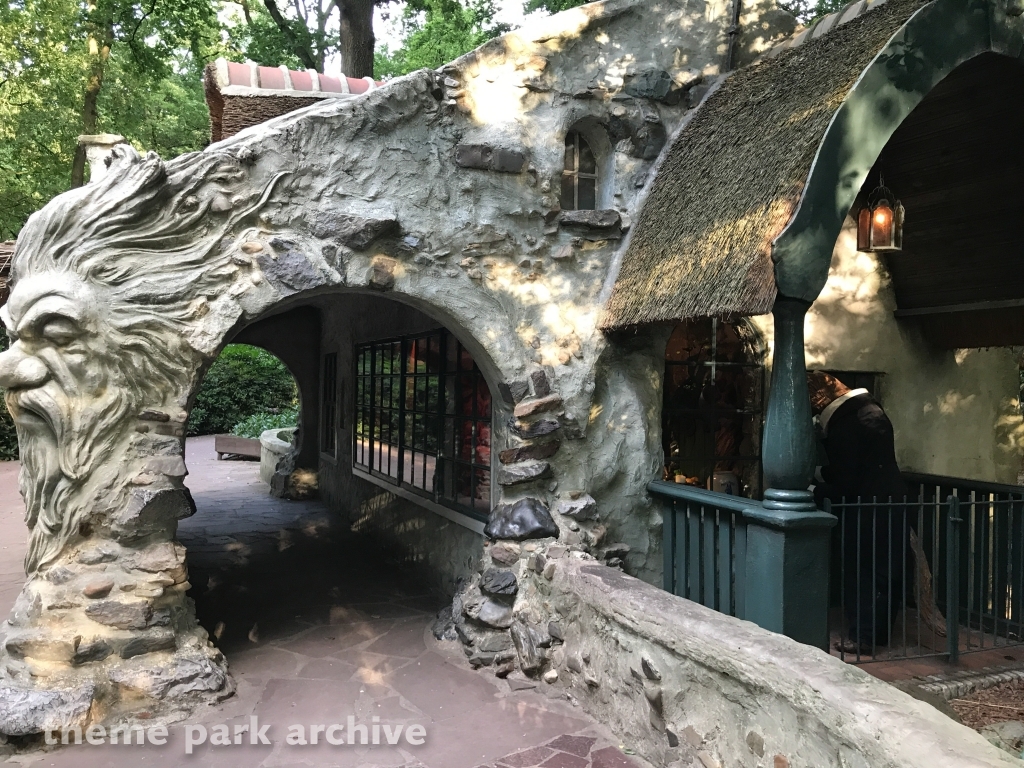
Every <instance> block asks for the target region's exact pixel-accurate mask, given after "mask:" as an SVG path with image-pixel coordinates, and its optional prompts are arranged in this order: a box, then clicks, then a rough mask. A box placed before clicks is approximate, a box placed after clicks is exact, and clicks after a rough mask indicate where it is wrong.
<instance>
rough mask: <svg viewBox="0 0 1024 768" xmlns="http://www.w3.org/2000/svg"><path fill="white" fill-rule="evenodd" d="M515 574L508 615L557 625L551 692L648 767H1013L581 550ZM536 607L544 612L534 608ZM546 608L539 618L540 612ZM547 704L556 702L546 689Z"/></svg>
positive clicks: (829, 661)
mask: <svg viewBox="0 0 1024 768" xmlns="http://www.w3.org/2000/svg"><path fill="white" fill-rule="evenodd" d="M548 557H549V559H548V561H547V567H546V568H545V570H544V575H543V576H542V575H539V574H537V573H535V572H533V571H531V570H530V569H529V568H522V569H520V578H521V583H520V594H519V597H518V599H517V612H518V611H519V608H518V606H519V604H520V603H522V604H523V606H524V610H523V612H522V613H520V614H519V615H520V616H521V617H523V618H527V617H528V618H530V619H532V623H535V624H536V623H539V624H540V626H549V625H548V624H547V621H552V622H554V623H555V624H556V625H557V626H558V627H559V628H560V632H561V634H563V635H564V643H563V644H558V643H555V644H554V645H553V647H552V650H551V653H550V663H551V668H552V669H553V670H555V671H556V672H557V679H556V681H555V682H553V683H548V684H547V685H551V686H553V687H554V688H557V689H560V690H561V691H562V692H563V695H565V696H567V697H568V698H569V699H570V700H572V701H574V702H579V703H580V705H581V706H582V707H583V708H584V709H585V710H586V711H587V712H589V713H590V714H591V715H592V716H594V717H596V718H598V719H599V720H601V721H602V722H604V723H606V724H607V725H608V726H609V727H610V728H611V729H612V730H613V731H614V732H615V733H616V734H617V735H618V736H619V738H620V739H621V740H622V743H624V744H628V745H629V746H630V747H632V748H633V749H635V750H636V751H637V753H638V754H640V755H642V756H643V757H644V758H646V759H647V760H649V761H650V762H651V763H653V764H654V765H669V766H701V767H702V768H703V767H707V768H712V767H713V766H728V768H741V767H742V768H771V766H775V767H776V768H778V766H785V765H789V766H794V767H796V766H814V768H896V767H897V766H900V767H901V768H935V767H936V766H954V765H956V766H966V765H970V766H979V768H980V767H981V766H993V767H995V766H1004V767H1006V768H1009V766H1013V765H1019V761H1018V760H1016V759H1015V758H1014V757H1012V756H1011V755H1009V754H1007V753H1005V752H1003V751H1002V750H999V749H997V748H995V747H993V746H992V745H991V744H989V743H988V742H986V741H985V739H984V738H982V737H981V736H980V735H979V734H978V733H977V732H975V731H973V730H971V729H969V728H967V727H966V726H963V725H959V724H956V723H954V722H953V721H951V720H950V719H949V718H947V717H946V716H945V715H943V714H941V713H940V712H939V711H938V710H936V709H934V708H933V707H931V706H930V705H928V704H924V703H922V702H919V701H916V700H914V699H912V698H911V697H910V696H908V695H907V694H906V693H903V692H902V691H899V690H897V689H896V688H893V687H892V686H890V685H889V684H887V683H884V682H882V681H880V680H877V679H875V678H873V677H871V676H870V675H868V674H867V673H866V672H864V671H863V670H861V669H858V668H857V667H855V666H853V665H851V664H846V663H844V662H842V661H840V660H839V659H838V658H835V657H833V656H830V655H829V654H827V653H825V652H824V651H821V650H819V649H817V648H812V647H811V646H807V645H802V644H800V643H797V642H796V641H794V640H790V639H789V638H787V637H784V636H782V635H778V634H774V633H771V632H768V631H766V630H763V629H761V628H759V627H757V626H755V625H754V624H752V623H750V622H746V621H740V620H738V619H734V618H731V617H729V616H726V615H724V614H721V613H718V612H716V611H713V610H711V609H709V608H705V607H703V606H701V605H698V604H696V603H693V602H690V601H688V600H683V599H681V598H678V597H675V596H673V595H670V594H668V593H667V592H664V591H663V590H660V589H655V588H653V587H651V586H649V585H647V584H644V583H642V582H640V581H638V580H636V579H631V578H629V577H628V576H625V575H623V574H622V573H621V572H619V571H617V570H614V569H611V568H608V567H606V566H602V565H599V564H596V563H593V562H589V561H587V560H585V559H579V553H570V554H562V555H561V556H560V557H557V558H553V555H552V552H551V550H550V549H549V550H548ZM542 609H543V610H542ZM544 611H546V612H547V613H546V615H541V614H542V613H543V612H544ZM550 695H554V692H551V694H550Z"/></svg>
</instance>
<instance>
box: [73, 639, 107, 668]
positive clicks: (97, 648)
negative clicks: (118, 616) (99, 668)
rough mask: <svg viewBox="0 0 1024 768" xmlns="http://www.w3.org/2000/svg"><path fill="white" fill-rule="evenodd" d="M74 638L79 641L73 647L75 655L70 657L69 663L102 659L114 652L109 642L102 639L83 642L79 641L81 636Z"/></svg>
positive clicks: (78, 663) (84, 662)
mask: <svg viewBox="0 0 1024 768" xmlns="http://www.w3.org/2000/svg"><path fill="white" fill-rule="evenodd" d="M76 640H78V641H79V642H78V644H77V645H78V647H77V648H76V649H75V655H74V656H73V657H72V659H71V663H72V664H74V665H75V666H78V665H80V664H88V663H90V662H94V661H103V660H104V659H105V658H107V656H109V655H110V654H111V653H113V652H114V649H113V648H111V647H110V644H109V643H107V641H106V640H103V639H95V640H90V641H88V642H84V643H83V642H81V638H76Z"/></svg>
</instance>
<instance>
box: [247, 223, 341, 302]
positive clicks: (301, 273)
mask: <svg viewBox="0 0 1024 768" xmlns="http://www.w3.org/2000/svg"><path fill="white" fill-rule="evenodd" d="M270 245H271V247H272V248H273V249H274V251H275V253H273V254H272V253H268V252H266V251H263V252H262V253H260V255H259V256H258V257H257V262H258V263H259V265H260V270H261V271H262V272H263V276H264V277H266V278H267V280H269V281H270V283H271V284H272V285H273V286H274V287H275V288H277V290H278V291H280V292H281V293H283V294H285V295H289V294H292V293H295V292H296V291H304V290H309V289H311V288H316V287H318V286H321V285H323V284H324V283H325V282H326V280H325V279H324V276H323V275H322V274H320V270H318V269H317V268H316V267H315V266H313V265H312V264H311V263H310V261H309V259H307V258H306V255H305V254H304V253H302V252H301V251H299V250H297V246H296V244H295V243H293V242H292V241H291V240H284V239H282V238H279V237H275V238H274V239H273V240H271V241H270Z"/></svg>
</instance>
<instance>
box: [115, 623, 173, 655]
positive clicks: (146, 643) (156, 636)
mask: <svg viewBox="0 0 1024 768" xmlns="http://www.w3.org/2000/svg"><path fill="white" fill-rule="evenodd" d="M174 647H175V641H174V632H172V631H171V630H169V629H168V630H155V631H153V632H151V633H149V634H145V635H136V636H135V637H133V638H131V639H130V640H129V641H128V642H126V643H125V644H124V645H123V646H122V647H121V658H122V659H130V658H132V657H134V656H142V655H143V654H146V653H156V652H157V651H169V650H172V649H173V648H174Z"/></svg>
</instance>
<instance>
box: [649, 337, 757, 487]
mask: <svg viewBox="0 0 1024 768" xmlns="http://www.w3.org/2000/svg"><path fill="white" fill-rule="evenodd" d="M694 320H695V321H699V320H710V322H711V333H710V344H709V352H710V358H709V359H708V360H704V361H696V362H690V361H677V360H670V359H668V358H667V357H666V359H665V360H664V366H665V367H664V372H663V376H664V380H663V392H662V406H661V408H662V410H661V418H662V441H663V444H664V443H665V442H666V440H667V438H668V436H669V435H671V434H674V433H675V432H676V428H675V427H674V426H673V424H676V425H681V424H682V423H684V421H685V420H687V419H689V420H693V421H694V422H697V421H698V420H701V419H704V420H708V421H710V422H711V423H719V420H720V419H721V418H723V417H726V418H727V417H735V418H737V419H739V420H743V419H751V420H752V423H753V424H754V425H755V426H756V429H757V430H758V439H757V440H755V441H754V442H753V443H752V444H751V448H752V450H753V453H737V454H736V455H732V456H720V455H719V454H718V445H717V441H715V440H714V437H715V435H716V432H711V433H710V434H711V435H712V441H713V442H712V444H711V445H710V447H711V450H710V452H708V451H706V450H704V451H699V454H700V455H698V454H697V453H694V454H692V455H690V456H688V457H684V456H683V455H682V454H681V455H680V456H679V457H676V456H674V455H671V454H670V453H669V451H668V449H667V447H666V448H665V455H664V457H663V458H664V463H665V466H666V467H667V466H669V465H670V464H672V463H673V462H674V461H675V460H677V458H678V459H679V460H682V459H683V458H688V459H689V460H691V461H695V462H698V463H699V464H700V473H701V475H707V478H706V480H707V481H708V482H709V483H710V482H711V481H712V480H713V478H714V474H715V471H716V470H715V466H716V465H717V464H718V463H719V462H721V461H732V462H734V463H737V464H747V465H752V466H753V467H754V473H753V479H754V481H755V483H756V485H754V484H752V485H751V486H750V490H751V492H752V495H751V496H750V497H749V498H753V499H759V498H761V495H762V494H763V493H764V463H763V462H764V457H763V455H762V453H761V449H762V445H761V442H762V440H763V437H764V419H765V413H766V409H767V396H766V395H767V386H766V385H767V370H768V369H767V366H766V365H765V362H766V361H765V355H764V350H762V349H755V350H752V351H751V354H752V356H753V359H750V360H745V361H742V362H737V361H723V360H719V359H717V358H718V328H719V325H720V324H722V323H727V324H729V325H732V326H734V327H738V326H739V322H736V321H732V322H730V321H725V320H720V319H719V318H717V317H711V318H695V319H694ZM680 325H681V324H680ZM676 327H678V326H676ZM666 354H667V350H666ZM678 366H692V367H694V369H700V370H702V371H706V372H707V373H708V374H709V375H710V377H711V381H714V380H715V375H716V372H717V370H718V369H719V368H722V369H726V370H734V371H744V372H746V375H748V376H749V377H750V383H751V385H752V387H753V390H754V401H753V404H752V407H744V408H743V409H741V410H733V409H729V408H726V409H722V408H719V407H717V406H711V407H708V408H706V409H700V408H693V407H686V406H683V405H680V404H679V403H678V402H675V401H673V400H672V399H671V394H672V393H671V392H670V390H669V383H668V382H669V378H670V373H671V371H672V369H673V368H674V367H678ZM663 447H664V446H663ZM707 447H708V443H707V442H706V441H705V442H704V443H702V448H707ZM737 475H739V477H740V482H741V486H742V483H743V473H742V472H738V471H737ZM698 476H700V475H698ZM669 479H671V478H669ZM699 487H704V486H699ZM740 495H741V496H742V495H743V494H740Z"/></svg>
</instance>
